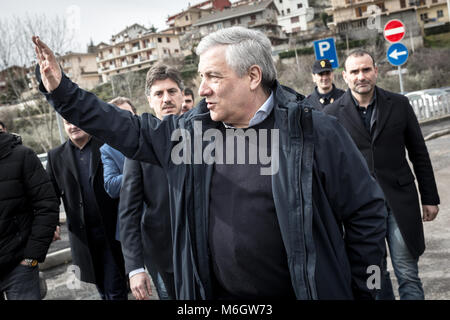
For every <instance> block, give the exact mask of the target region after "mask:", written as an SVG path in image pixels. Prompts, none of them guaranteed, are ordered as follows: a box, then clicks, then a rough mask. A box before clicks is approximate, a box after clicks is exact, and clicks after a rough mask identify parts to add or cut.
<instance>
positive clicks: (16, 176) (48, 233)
mask: <svg viewBox="0 0 450 320" xmlns="http://www.w3.org/2000/svg"><path fill="white" fill-rule="evenodd" d="M58 215H59V205H58V199H57V198H56V195H55V192H54V191H53V188H52V185H51V182H50V179H49V177H48V175H47V173H46V172H45V170H44V168H43V167H42V164H41V162H40V161H39V158H38V157H37V156H36V154H35V153H34V152H33V151H32V150H31V149H29V148H26V147H24V146H22V142H21V139H20V137H19V136H17V135H12V134H8V133H6V132H2V131H0V300H3V295H4V294H5V295H6V298H7V299H8V300H22V299H26V300H39V299H40V298H41V294H40V288H39V268H38V263H39V262H43V261H44V260H45V256H46V254H47V251H48V248H49V246H50V243H51V241H52V239H53V234H54V231H55V228H56V224H57V223H58Z"/></svg>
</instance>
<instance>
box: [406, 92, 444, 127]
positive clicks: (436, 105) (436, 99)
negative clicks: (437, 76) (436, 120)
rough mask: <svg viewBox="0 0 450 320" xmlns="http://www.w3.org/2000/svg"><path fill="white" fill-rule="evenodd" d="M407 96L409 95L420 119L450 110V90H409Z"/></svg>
mask: <svg viewBox="0 0 450 320" xmlns="http://www.w3.org/2000/svg"><path fill="white" fill-rule="evenodd" d="M449 90H450V88H449ZM405 96H406V97H408V99H409V101H410V102H411V105H412V106H413V108H414V112H415V113H416V115H417V117H418V118H419V119H421V118H431V117H435V116H438V115H441V114H444V113H447V112H448V111H450V106H449V104H450V91H448V92H447V91H446V90H443V89H425V90H419V91H413V92H408V93H406V94H405Z"/></svg>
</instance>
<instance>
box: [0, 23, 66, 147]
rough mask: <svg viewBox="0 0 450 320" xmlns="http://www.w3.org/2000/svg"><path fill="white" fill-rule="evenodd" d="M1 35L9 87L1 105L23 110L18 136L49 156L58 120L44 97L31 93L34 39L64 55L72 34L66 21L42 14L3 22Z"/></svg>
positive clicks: (1, 66)
mask: <svg viewBox="0 0 450 320" xmlns="http://www.w3.org/2000/svg"><path fill="white" fill-rule="evenodd" d="M0 34H1V35H2V36H1V37H0V70H2V71H3V72H4V73H5V80H6V83H7V86H6V87H7V90H6V92H3V94H2V95H1V96H2V97H3V98H2V100H1V101H2V102H3V103H9V104H11V103H16V104H20V105H23V106H24V109H23V111H22V112H21V113H20V114H21V115H22V117H23V119H22V120H24V121H18V123H19V124H21V126H15V127H16V128H15V130H16V133H19V134H21V135H22V134H23V135H24V139H23V140H24V143H25V144H27V145H30V146H35V147H36V148H37V150H35V151H36V152H47V151H48V150H49V149H51V148H52V147H53V146H54V145H55V144H56V143H58V139H57V134H56V132H57V130H56V125H55V124H56V121H55V120H56V116H55V112H54V111H53V108H52V107H51V106H50V105H49V104H48V103H47V102H46V101H45V100H44V99H43V97H42V95H41V94H39V93H38V92H37V91H36V90H30V89H31V87H32V86H31V80H32V79H33V78H34V65H35V63H36V62H35V60H36V58H35V52H34V47H33V45H32V42H31V37H32V36H33V35H38V36H40V37H41V38H42V39H43V40H44V41H45V42H46V43H47V44H48V45H49V46H50V47H51V48H52V49H54V51H55V52H59V53H63V52H66V51H69V49H71V47H72V44H73V38H74V34H73V31H71V30H70V29H69V28H68V26H67V23H66V20H65V19H64V17H60V16H53V17H48V16H46V15H45V14H42V15H33V16H31V15H26V16H24V17H9V18H1V19H0ZM14 70H21V71H20V72H15V71H14Z"/></svg>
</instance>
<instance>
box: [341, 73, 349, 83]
mask: <svg viewBox="0 0 450 320" xmlns="http://www.w3.org/2000/svg"><path fill="white" fill-rule="evenodd" d="M346 75H347V74H346V73H345V70H342V79H344V81H345V83H347V84H348V82H347V78H346Z"/></svg>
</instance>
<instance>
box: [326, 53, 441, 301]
mask: <svg viewBox="0 0 450 320" xmlns="http://www.w3.org/2000/svg"><path fill="white" fill-rule="evenodd" d="M343 76H344V80H345V81H346V83H347V84H348V87H349V90H347V92H346V93H345V94H344V95H343V96H342V97H341V98H340V99H339V100H337V101H336V102H335V103H333V104H332V105H330V106H327V107H326V108H325V109H324V112H325V113H327V114H330V115H333V116H335V117H336V118H337V119H338V121H339V122H340V123H341V124H342V125H343V126H344V127H345V128H346V129H347V131H348V132H349V133H350V135H351V136H352V138H353V140H354V141H355V143H356V145H357V147H358V149H359V150H360V151H361V153H362V154H363V156H364V158H365V159H366V162H367V164H368V166H369V169H370V171H371V173H372V175H373V176H374V177H375V178H376V179H377V181H378V182H379V184H380V186H381V188H382V189H383V191H384V194H385V196H386V199H387V205H388V212H389V215H388V220H387V223H388V231H387V243H388V245H389V250H390V256H391V260H392V265H393V267H394V272H395V274H396V276H397V279H398V282H399V294H400V298H401V299H424V293H423V288H422V283H421V281H420V278H419V274H418V260H419V256H420V255H421V254H422V253H423V252H424V250H425V240H424V234H423V226H422V219H421V216H420V204H419V198H418V195H417V189H416V185H415V183H414V180H415V179H414V175H413V173H412V172H411V168H410V166H409V165H408V161H407V159H406V154H405V150H408V156H409V160H410V161H411V163H412V164H413V167H414V172H415V175H416V178H417V182H418V185H419V190H420V196H421V202H422V211H423V221H431V220H433V219H434V218H436V215H437V213H438V211H439V207H438V204H439V195H438V192H437V187H436V182H435V179H434V174H433V168H432V165H431V161H430V157H429V155H428V151H427V147H426V145H425V141H424V139H423V136H422V132H421V130H420V126H419V123H418V121H417V118H416V116H415V114H414V111H413V108H412V107H411V105H410V103H409V101H408V99H407V98H406V97H404V96H402V95H399V94H396V93H392V92H389V91H386V90H383V89H381V88H379V87H377V86H376V85H375V84H376V80H377V76H378V69H377V67H376V66H375V61H374V59H373V57H372V56H371V55H370V53H368V52H366V51H364V50H355V51H354V52H352V53H350V54H349V56H348V57H347V59H346V61H345V68H344V71H343ZM386 276H387V278H386V279H385V280H386V281H388V282H387V283H385V285H384V286H382V287H383V288H382V293H381V296H380V297H381V298H389V297H390V298H393V294H392V293H389V291H391V290H392V289H391V286H390V279H389V274H386Z"/></svg>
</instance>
